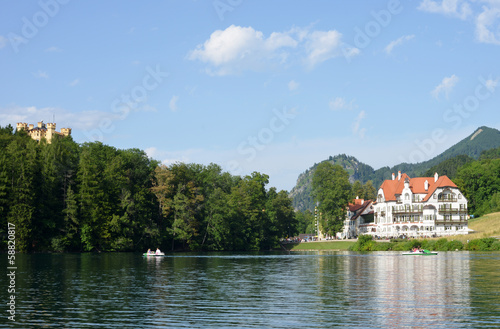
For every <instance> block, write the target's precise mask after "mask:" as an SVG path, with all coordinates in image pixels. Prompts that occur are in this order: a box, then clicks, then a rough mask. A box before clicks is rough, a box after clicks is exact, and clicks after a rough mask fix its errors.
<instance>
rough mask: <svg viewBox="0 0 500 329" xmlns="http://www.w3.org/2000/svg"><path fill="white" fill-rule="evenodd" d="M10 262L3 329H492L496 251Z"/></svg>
mask: <svg viewBox="0 0 500 329" xmlns="http://www.w3.org/2000/svg"><path fill="white" fill-rule="evenodd" d="M0 258H1V260H0V265H1V266H2V267H3V268H4V269H5V268H7V266H8V265H7V255H6V254H3V255H0ZM15 265H16V267H17V269H16V270H15V271H16V277H15V286H16V287H15V289H16V294H15V297H16V299H15V300H16V304H15V312H16V314H15V320H16V321H15V323H14V322H12V321H10V320H8V316H9V314H8V313H7V312H6V307H5V305H6V302H8V301H9V296H10V294H9V293H8V292H7V289H8V285H9V280H8V279H9V278H7V279H6V278H5V276H4V277H3V278H2V280H1V281H0V282H1V283H2V290H1V292H0V297H1V298H2V301H3V305H4V307H3V309H4V311H3V312H2V313H3V314H2V319H1V320H0V327H3V328H5V327H17V328H39V327H44V328H45V327H46V328H50V327H54V328H99V327H100V328H113V327H120V328H332V327H349V328H423V327H433V328H493V327H500V253H469V252H447V253H444V252H443V253H439V254H438V255H437V256H403V255H401V254H400V253H393V252H379V253H366V254H361V253H355V252H292V253H290V254H288V253H239V254H235V253H206V254H172V255H167V256H166V257H163V258H152V259H147V258H144V257H142V255H141V254H133V253H110V254H35V255H16V264H15ZM7 273H9V272H8V271H7Z"/></svg>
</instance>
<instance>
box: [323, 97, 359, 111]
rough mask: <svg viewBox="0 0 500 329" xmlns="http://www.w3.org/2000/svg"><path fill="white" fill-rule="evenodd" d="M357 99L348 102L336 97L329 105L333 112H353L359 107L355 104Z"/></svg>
mask: <svg viewBox="0 0 500 329" xmlns="http://www.w3.org/2000/svg"><path fill="white" fill-rule="evenodd" d="M355 101H356V100H355V99H352V100H351V101H350V102H347V101H346V100H345V98H342V97H335V98H334V99H332V100H331V101H330V103H328V105H329V107H330V110H332V111H339V110H343V109H347V110H353V109H355V108H357V107H358V106H357V105H356V104H355Z"/></svg>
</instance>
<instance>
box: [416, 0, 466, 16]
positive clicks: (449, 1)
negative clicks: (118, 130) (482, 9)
mask: <svg viewBox="0 0 500 329" xmlns="http://www.w3.org/2000/svg"><path fill="white" fill-rule="evenodd" d="M418 9H419V10H422V11H426V12H430V13H435V14H443V15H446V16H451V17H457V18H460V19H462V20H465V19H467V18H468V17H469V16H470V15H471V14H472V10H471V8H470V6H469V4H468V3H467V2H466V1H463V0H441V2H439V1H433V0H423V1H422V2H421V3H420V5H419V6H418Z"/></svg>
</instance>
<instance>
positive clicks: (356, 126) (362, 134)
mask: <svg viewBox="0 0 500 329" xmlns="http://www.w3.org/2000/svg"><path fill="white" fill-rule="evenodd" d="M364 118H366V112H365V111H364V110H362V111H361V112H359V114H358V116H357V117H356V119H355V120H354V122H353V125H352V133H353V134H354V135H358V136H359V137H360V138H364V137H365V133H366V128H360V126H361V121H362V120H363V119H364Z"/></svg>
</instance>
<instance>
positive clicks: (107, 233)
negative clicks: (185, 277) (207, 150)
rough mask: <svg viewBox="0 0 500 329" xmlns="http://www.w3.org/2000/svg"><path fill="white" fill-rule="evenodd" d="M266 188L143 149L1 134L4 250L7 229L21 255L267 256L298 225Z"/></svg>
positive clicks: (258, 179) (7, 130)
mask: <svg viewBox="0 0 500 329" xmlns="http://www.w3.org/2000/svg"><path fill="white" fill-rule="evenodd" d="M267 184H268V176H266V175H263V174H260V173H253V174H252V175H250V176H247V177H239V176H232V175H230V174H229V173H226V172H222V169H221V168H220V167H219V166H218V165H215V164H211V165H209V166H203V165H197V164H174V165H171V166H168V167H167V166H162V165H159V163H158V162H157V161H155V160H152V159H150V158H148V156H147V154H146V153H145V152H144V151H142V150H138V149H128V150H119V149H116V148H114V147H111V146H107V145H104V144H102V143H100V142H94V143H84V144H77V143H75V142H74V141H73V140H72V138H71V137H65V138H54V139H53V140H52V143H50V144H48V143H47V142H46V141H45V140H42V141H41V142H37V141H35V140H33V139H31V138H30V137H29V136H28V135H27V134H26V132H24V131H16V132H15V133H14V130H13V128H12V127H11V126H10V125H9V126H7V127H4V128H1V127H0V221H1V223H0V241H1V249H3V250H5V249H6V240H7V227H8V226H7V223H12V224H14V225H15V236H16V250H17V251H21V252H34V251H139V250H142V251H144V250H146V249H147V248H156V247H160V248H162V249H191V250H261V249H269V248H273V247H276V246H278V242H279V239H280V238H282V237H287V236H290V235H294V234H296V233H297V229H298V222H297V220H296V218H295V214H294V211H293V208H292V206H291V200H290V199H289V198H288V196H287V193H286V192H285V191H279V192H278V191H277V190H276V189H275V188H270V189H266V185H267Z"/></svg>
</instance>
